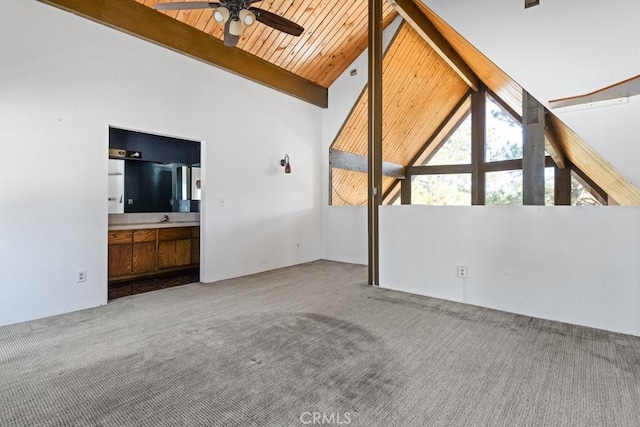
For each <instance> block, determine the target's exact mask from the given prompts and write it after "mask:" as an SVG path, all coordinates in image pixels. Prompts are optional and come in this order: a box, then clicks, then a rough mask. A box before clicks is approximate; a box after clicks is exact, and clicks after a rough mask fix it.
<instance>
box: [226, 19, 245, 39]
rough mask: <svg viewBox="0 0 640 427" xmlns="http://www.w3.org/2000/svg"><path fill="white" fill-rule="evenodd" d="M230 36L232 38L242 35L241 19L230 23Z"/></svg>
mask: <svg viewBox="0 0 640 427" xmlns="http://www.w3.org/2000/svg"><path fill="white" fill-rule="evenodd" d="M229 34H231V35H232V36H241V35H242V23H241V22H240V20H239V19H232V20H231V22H230V23H229Z"/></svg>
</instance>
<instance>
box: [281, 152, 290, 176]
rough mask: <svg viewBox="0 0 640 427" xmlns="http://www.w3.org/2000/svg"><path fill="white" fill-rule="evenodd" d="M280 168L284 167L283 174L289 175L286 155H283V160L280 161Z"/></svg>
mask: <svg viewBox="0 0 640 427" xmlns="http://www.w3.org/2000/svg"><path fill="white" fill-rule="evenodd" d="M280 166H283V167H284V173H291V163H289V155H288V154H285V155H284V159H282V160H280Z"/></svg>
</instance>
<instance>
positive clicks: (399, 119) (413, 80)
mask: <svg viewBox="0 0 640 427" xmlns="http://www.w3.org/2000/svg"><path fill="white" fill-rule="evenodd" d="M40 1H41V2H43V3H47V4H50V5H52V6H55V7H59V8H61V9H64V10H67V11H70V12H72V13H75V14H77V15H80V16H83V17H85V18H88V19H91V20H94V21H97V22H99V23H101V24H105V25H108V26H111V27H114V28H117V29H119V30H121V31H124V32H127V33H130V34H132V35H135V36H137V37H140V38H143V39H145V40H148V41H151V42H153V43H156V44H159V45H161V46H164V47H167V48H169V49H172V50H175V51H178V52H180V53H183V54H185V55H188V56H191V57H194V58H196V59H199V60H201V61H204V62H207V63H210V64H212V65H214V66H216V67H220V68H222V69H224V70H227V71H229V72H232V73H236V74H239V75H241V76H243V77H246V78H248V79H251V80H254V81H256V82H259V83H261V84H263V85H266V86H268V87H271V88H273V89H276V90H279V91H282V92H285V93H287V94H289V95H292V96H295V97H298V98H300V99H303V100H305V101H307V102H310V103H313V104H315V105H318V106H321V107H327V106H328V88H329V86H330V85H331V84H332V83H333V82H334V81H335V80H336V78H337V77H338V76H340V75H341V74H342V73H343V72H344V71H345V70H346V69H347V68H348V67H349V65H350V64H351V63H352V62H353V61H354V60H355V59H356V58H357V57H358V56H359V55H360V53H362V52H363V51H364V49H365V48H366V46H367V30H368V26H367V24H368V16H367V1H366V0H352V1H350V2H339V3H336V2H333V1H331V0H316V1H311V0H263V1H262V2H260V3H258V2H256V6H258V7H260V8H262V9H265V10H268V11H270V12H273V13H276V14H279V15H282V16H284V17H285V18H288V19H290V20H292V21H294V22H297V23H298V24H300V25H302V26H303V27H304V28H305V30H304V32H303V33H302V34H301V35H300V36H299V37H294V36H291V35H287V34H283V33H281V32H279V31H277V30H274V29H272V28H270V27H268V26H266V25H263V24H261V23H257V24H256V25H253V26H251V27H248V28H246V29H245V31H244V33H243V35H242V37H241V38H240V41H239V43H238V46H237V47H226V46H224V45H223V43H222V41H221V37H222V31H223V29H222V28H221V27H220V26H219V25H217V24H216V23H215V21H214V20H213V13H212V10H211V9H201V10H191V11H179V12H178V11H167V12H160V11H157V10H155V9H154V8H153V6H154V4H155V3H156V1H159V2H162V3H166V2H172V3H173V2H182V1H184V0H91V1H84V0H40ZM383 4H384V6H383V27H386V26H387V25H389V24H390V23H391V22H392V21H393V19H394V18H395V17H396V16H397V14H398V13H399V14H400V15H401V16H402V17H403V18H405V20H407V21H408V22H409V23H410V24H411V26H410V27H409V25H405V26H403V27H402V29H401V30H400V31H399V32H398V34H397V36H396V39H395V40H394V42H393V44H392V46H391V47H390V48H389V50H388V52H387V54H386V56H385V59H384V70H383V72H384V79H383V81H384V82H385V83H384V85H385V88H384V94H383V95H384V96H383V102H384V112H383V121H384V123H383V129H384V141H383V145H384V148H383V156H384V160H385V161H387V162H391V163H392V167H397V166H400V167H402V166H407V165H408V164H411V163H412V162H416V161H418V160H419V159H421V158H422V159H423V158H424V157H425V156H427V155H428V153H430V152H433V150H434V147H437V146H438V145H439V144H441V143H442V140H443V138H445V137H446V135H447V134H448V132H449V131H450V130H451V129H450V128H451V123H455V122H456V120H458V119H459V118H460V117H461V116H462V115H464V114H466V112H467V111H468V108H467V106H465V105H463V102H464V99H465V94H466V93H467V92H468V91H469V90H473V91H475V90H478V87H479V86H480V85H485V86H486V87H488V88H489V89H490V90H491V91H492V92H493V93H495V94H496V96H497V97H499V98H501V99H502V100H503V101H504V103H505V104H506V105H507V106H508V107H510V110H511V113H512V115H514V116H518V115H520V114H521V103H522V88H521V87H520V86H519V85H518V84H517V83H516V82H514V81H513V80H512V79H511V78H509V77H508V76H507V75H506V74H505V73H504V72H502V70H500V69H499V68H498V67H497V66H495V64H493V63H492V62H491V61H490V60H489V59H488V58H487V57H485V56H484V55H483V54H482V53H481V52H479V51H478V50H477V49H476V48H475V47H474V46H472V45H471V44H470V43H469V42H467V41H466V40H465V39H464V38H463V37H461V36H460V34H458V33H457V32H456V31H455V30H453V29H452V28H451V27H450V26H449V25H448V24H447V23H446V22H444V21H443V20H441V19H440V18H439V17H438V16H437V15H435V14H434V13H433V12H432V11H431V10H429V9H428V8H427V7H426V6H425V5H424V4H423V3H422V2H421V1H420V0H415V1H414V0H393V1H392V2H387V1H384V2H383ZM392 4H393V6H394V7H395V10H394V8H393V7H392V6H391V5H392ZM396 10H397V11H398V12H396ZM366 101H367V100H366V94H365V93H364V92H363V95H362V97H361V98H360V99H359V100H358V102H357V104H356V105H355V106H354V109H353V111H352V114H351V115H350V117H349V118H348V119H347V121H346V122H345V126H344V127H343V130H342V133H341V134H340V135H339V136H338V137H337V139H336V141H335V143H334V144H333V147H332V148H333V149H336V150H338V151H342V152H348V153H353V154H355V155H360V156H362V155H364V154H365V150H364V147H365V146H366V131H365V129H366V122H365V118H366V114H365V113H364V112H363V111H364V109H365V108H366ZM548 117H549V120H548V121H547V123H548V127H549V134H548V135H547V151H549V153H550V154H551V156H552V157H553V159H554V161H555V162H556V164H558V165H559V166H561V167H564V166H563V162H564V160H565V159H567V160H569V161H570V162H571V163H573V164H575V165H577V166H578V167H579V168H580V169H581V170H582V171H583V172H585V173H586V174H587V175H588V176H589V177H590V178H591V179H592V180H593V181H594V182H595V183H596V184H597V185H599V186H600V187H602V189H603V190H604V191H606V192H607V193H608V194H609V195H610V196H612V197H613V198H614V199H615V201H617V202H618V203H620V204H632V205H640V191H639V190H638V189H637V188H636V187H634V186H633V185H632V184H631V183H629V182H628V181H627V180H625V178H624V177H622V176H621V175H620V174H619V173H618V172H617V171H615V170H614V169H613V168H612V167H611V165H610V164H608V163H607V162H606V161H604V160H603V159H602V158H601V157H600V156H599V155H598V154H597V153H596V152H595V151H594V150H593V149H591V147H589V146H588V144H586V143H585V141H584V140H582V139H581V138H580V137H579V136H578V135H576V134H575V133H574V132H573V131H571V129H569V128H568V127H567V126H566V125H565V124H564V123H562V122H561V121H560V120H559V119H558V118H557V117H555V116H554V115H553V114H552V113H548ZM396 169H397V168H396ZM334 178H336V179H334V181H333V185H334V191H333V193H336V188H337V186H339V187H340V190H341V191H342V196H344V198H345V199H347V200H342V201H340V200H338V199H340V197H338V198H334V202H337V203H338V204H358V203H360V202H361V200H360V199H361V198H362V197H363V196H362V195H364V194H366V186H365V180H364V179H363V176H362V173H361V172H358V171H357V170H356V171H354V170H344V169H335V168H334ZM397 182H398V181H397V177H396V178H394V177H389V176H387V177H385V179H384V184H383V185H384V187H385V189H386V190H389V189H390V188H391V187H392V186H393V185H394V184H396V183H397ZM334 196H338V195H337V194H334ZM387 196H389V194H388V191H387ZM387 200H388V197H387Z"/></svg>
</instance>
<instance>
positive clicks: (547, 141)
mask: <svg viewBox="0 0 640 427" xmlns="http://www.w3.org/2000/svg"><path fill="white" fill-rule="evenodd" d="M548 115H549V111H548V110H545V116H544V147H545V149H546V150H547V153H549V155H550V156H551V158H552V159H553V161H554V162H555V163H556V166H557V167H558V169H564V168H565V154H564V150H563V149H562V145H560V139H558V135H557V133H556V131H555V129H554V128H553V123H552V122H551V120H549V119H548Z"/></svg>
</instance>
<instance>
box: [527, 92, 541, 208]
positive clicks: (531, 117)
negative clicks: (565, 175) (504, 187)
mask: <svg viewBox="0 0 640 427" xmlns="http://www.w3.org/2000/svg"><path fill="white" fill-rule="evenodd" d="M544 122H545V115H544V107H543V106H542V104H540V103H539V102H538V100H537V99H535V98H534V97H533V96H531V95H530V94H529V92H527V91H526V90H523V91H522V203H523V204H524V205H540V206H544V203H545V200H544V190H545V188H544V166H545V164H544V163H545V155H544V129H545V125H544Z"/></svg>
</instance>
